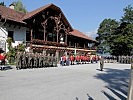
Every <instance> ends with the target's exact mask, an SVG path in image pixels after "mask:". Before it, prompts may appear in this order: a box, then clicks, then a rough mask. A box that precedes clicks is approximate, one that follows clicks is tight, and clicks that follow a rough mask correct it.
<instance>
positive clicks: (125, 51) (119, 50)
mask: <svg viewBox="0 0 133 100" xmlns="http://www.w3.org/2000/svg"><path fill="white" fill-rule="evenodd" d="M110 48H111V50H112V52H111V54H113V55H117V56H118V55H132V50H133V24H128V23H121V24H120V26H119V27H118V28H117V30H116V31H115V33H114V36H113V45H111V46H110Z"/></svg>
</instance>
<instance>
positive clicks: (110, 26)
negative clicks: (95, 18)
mask: <svg viewBox="0 0 133 100" xmlns="http://www.w3.org/2000/svg"><path fill="white" fill-rule="evenodd" d="M118 25H119V24H118V22H117V21H115V20H114V19H104V20H103V21H102V22H101V24H100V26H99V29H98V33H97V34H98V36H97V37H96V40H97V41H98V42H99V46H98V49H99V50H101V51H102V53H107V52H110V49H109V48H110V45H111V43H112V40H111V37H112V34H113V32H114V31H115V29H116V28H117V27H118Z"/></svg>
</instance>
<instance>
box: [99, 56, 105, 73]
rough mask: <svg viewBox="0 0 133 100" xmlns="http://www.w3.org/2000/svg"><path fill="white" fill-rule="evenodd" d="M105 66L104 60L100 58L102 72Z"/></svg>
mask: <svg viewBox="0 0 133 100" xmlns="http://www.w3.org/2000/svg"><path fill="white" fill-rule="evenodd" d="M103 66H104V58H103V57H101V58H100V70H101V71H103Z"/></svg>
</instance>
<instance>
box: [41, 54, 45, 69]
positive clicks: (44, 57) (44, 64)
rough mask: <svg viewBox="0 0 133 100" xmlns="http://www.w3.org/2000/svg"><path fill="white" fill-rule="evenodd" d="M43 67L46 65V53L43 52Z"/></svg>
mask: <svg viewBox="0 0 133 100" xmlns="http://www.w3.org/2000/svg"><path fill="white" fill-rule="evenodd" d="M42 60H43V67H45V66H46V54H43V59H42Z"/></svg>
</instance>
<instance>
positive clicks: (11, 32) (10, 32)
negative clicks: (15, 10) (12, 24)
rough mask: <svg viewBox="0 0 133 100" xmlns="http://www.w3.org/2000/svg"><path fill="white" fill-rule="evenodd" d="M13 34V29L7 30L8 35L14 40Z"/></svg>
mask: <svg viewBox="0 0 133 100" xmlns="http://www.w3.org/2000/svg"><path fill="white" fill-rule="evenodd" d="M13 35H14V32H13V31H8V37H10V38H12V41H13V42H14V38H13Z"/></svg>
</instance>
